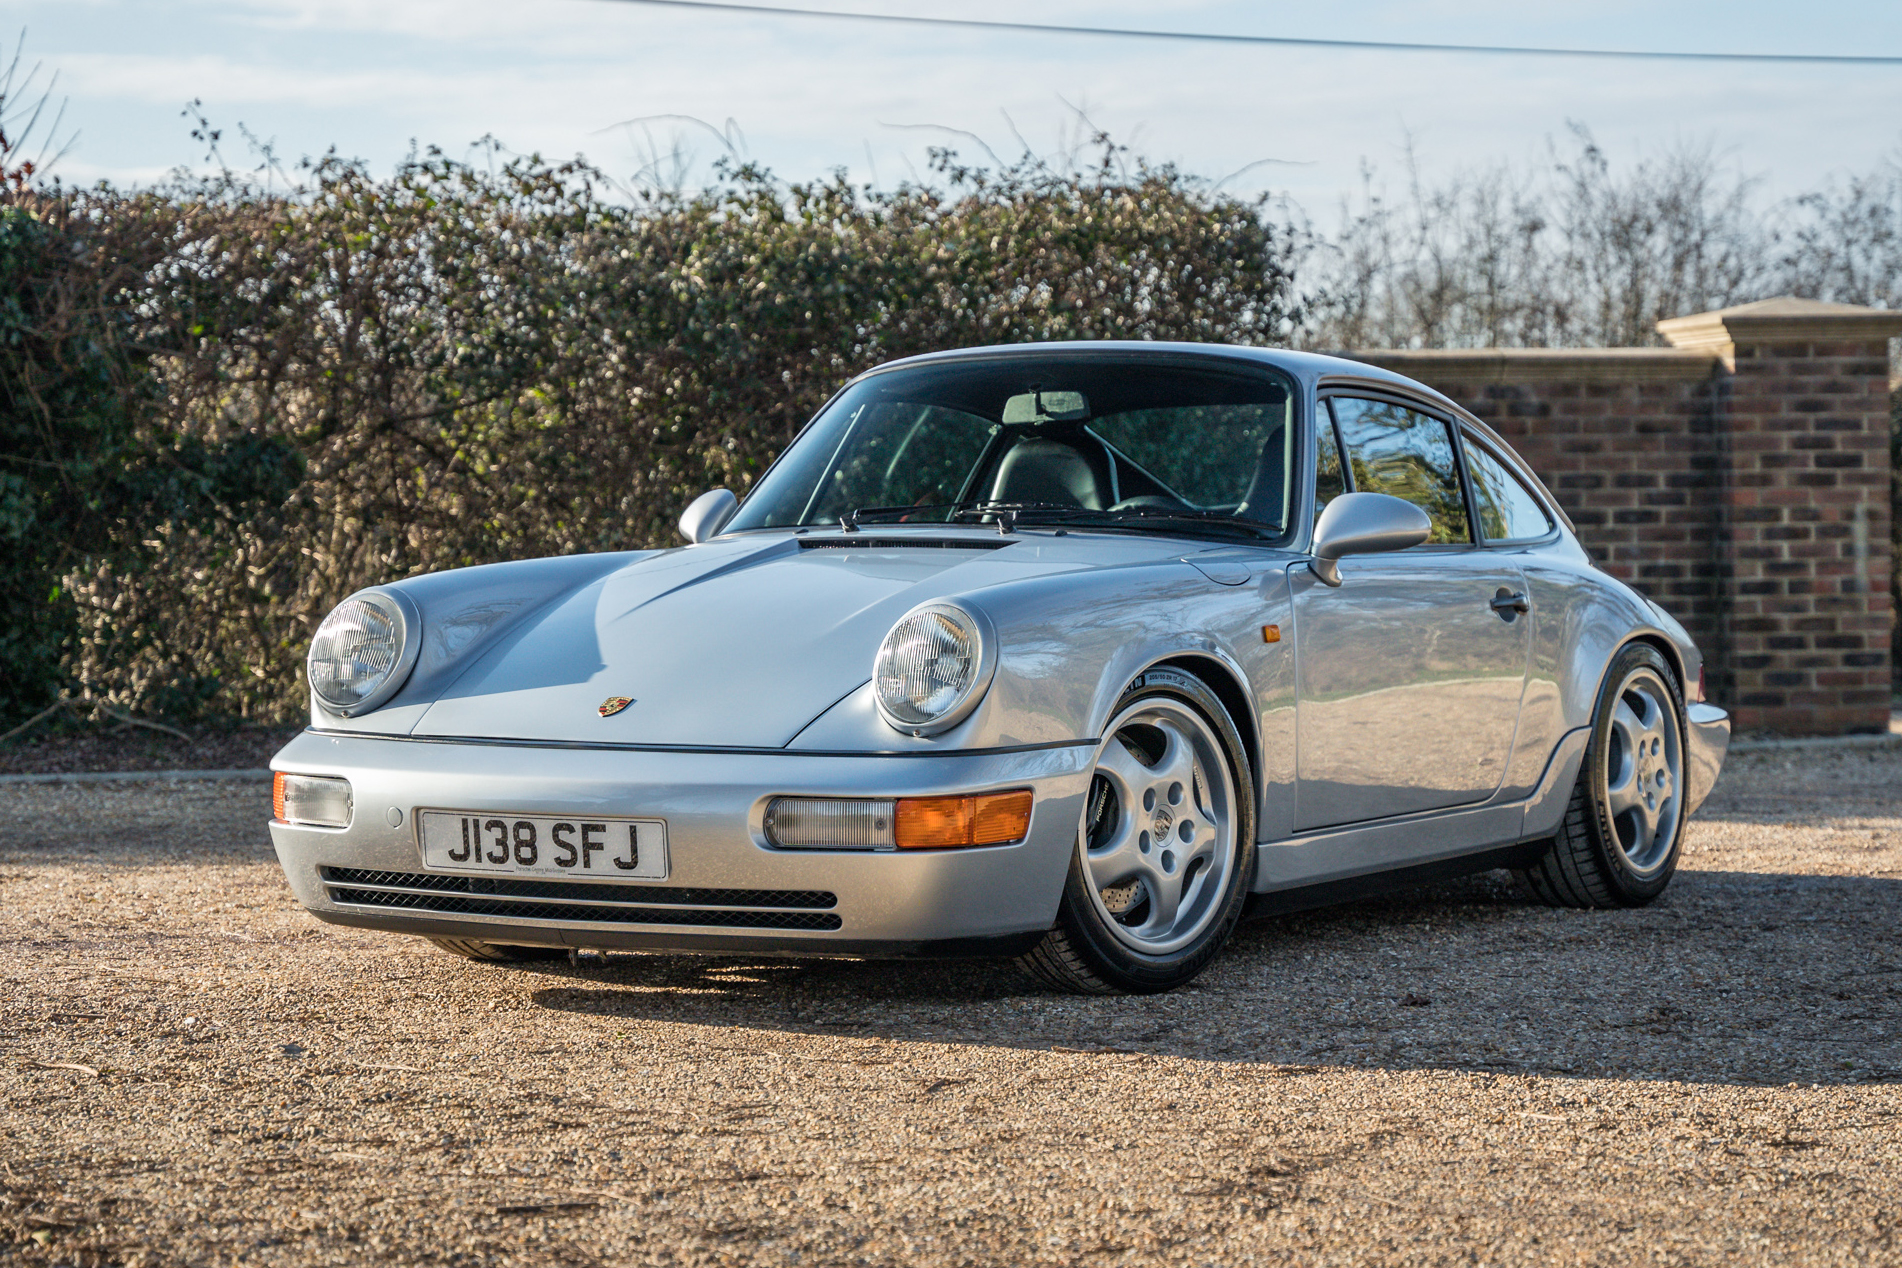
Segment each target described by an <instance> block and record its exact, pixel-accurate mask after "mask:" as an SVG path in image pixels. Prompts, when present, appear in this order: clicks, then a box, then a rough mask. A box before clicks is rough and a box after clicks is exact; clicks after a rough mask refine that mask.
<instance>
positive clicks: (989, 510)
mask: <svg viewBox="0 0 1902 1268" xmlns="http://www.w3.org/2000/svg"><path fill="white" fill-rule="evenodd" d="M1075 509H1077V508H1075V507H1066V506H1063V505H1060V504H1059V503H1056V502H997V501H992V500H991V499H989V498H967V499H965V500H964V501H962V502H920V503H918V504H916V505H914V506H861V507H859V508H858V509H857V510H853V511H847V512H846V513H845V514H844V515H841V516H840V517H839V527H840V528H841V529H843V530H844V531H846V532H848V533H856V532H858V531H859V521H860V520H875V519H888V518H892V517H896V518H898V519H903V518H904V517H905V516H907V515H913V514H916V513H917V512H919V511H949V512H951V514H950V515H949V516H947V517H946V518H947V519H957V518H958V517H959V516H961V515H967V514H977V515H991V514H997V515H1006V516H1010V517H1012V518H1014V517H1015V516H1016V515H1017V514H1019V513H1021V512H1024V511H1029V510H1038V511H1046V510H1047V511H1065V510H1075ZM1006 531H1008V530H1006Z"/></svg>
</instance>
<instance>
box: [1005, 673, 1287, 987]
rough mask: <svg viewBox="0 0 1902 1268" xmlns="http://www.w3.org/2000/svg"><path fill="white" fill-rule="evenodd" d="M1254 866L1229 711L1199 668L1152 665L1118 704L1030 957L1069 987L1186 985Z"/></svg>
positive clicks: (1247, 790)
mask: <svg viewBox="0 0 1902 1268" xmlns="http://www.w3.org/2000/svg"><path fill="white" fill-rule="evenodd" d="M1254 870H1255V814H1254V782H1253V780H1252V779H1251V778H1250V776H1249V769H1248V761H1247V758H1246V757H1245V755H1244V753H1243V749H1242V743H1241V737H1240V735H1239V734H1237V733H1236V730H1235V724H1234V723H1233V722H1232V721H1231V720H1230V719H1229V717H1228V714H1227V713H1226V712H1225V711H1224V710H1223V708H1222V705H1221V702H1220V701H1218V700H1217V699H1216V698H1215V695H1214V693H1213V692H1211V691H1210V690H1209V689H1208V688H1207V687H1206V686H1204V685H1203V684H1202V682H1201V681H1200V680H1199V679H1197V678H1195V677H1193V676H1192V675H1189V674H1185V673H1182V672H1180V671H1178V670H1167V669H1164V670H1152V671H1150V672H1149V673H1146V674H1144V675H1143V676H1142V677H1141V678H1140V679H1138V680H1137V682H1136V684H1135V685H1134V686H1133V687H1132V688H1131V689H1130V691H1129V692H1128V693H1127V694H1126V695H1125V696H1124V697H1123V699H1122V700H1121V701H1119V702H1118V703H1117V706H1116V709H1115V710H1114V712H1113V713H1112V714H1111V720H1110V724H1109V726H1108V727H1106V728H1105V731H1104V738H1103V742H1102V744H1101V745H1100V746H1099V747H1098V749H1097V752H1096V763H1095V770H1094V773H1093V774H1092V776H1091V779H1090V790H1089V795H1088V796H1087V797H1086V798H1085V799H1084V809H1083V821H1082V823H1081V825H1080V828H1079V831H1078V834H1077V843H1076V850H1075V852H1074V853H1073V855H1072V856H1071V860H1070V873H1069V877H1068V879H1067V880H1066V882H1065V884H1064V891H1063V901H1062V903H1061V904H1060V905H1059V907H1058V911H1057V923H1056V925H1055V927H1054V928H1052V929H1051V930H1050V932H1049V933H1047V934H1045V935H1044V938H1043V941H1042V942H1040V943H1038V944H1037V946H1036V947H1035V948H1033V949H1032V950H1031V951H1030V952H1029V953H1028V954H1027V955H1025V956H1024V957H1023V960H1022V963H1023V965H1024V966H1025V967H1026V968H1028V969H1029V970H1030V971H1031V972H1032V973H1033V974H1035V975H1036V976H1037V977H1038V978H1040V979H1042V980H1043V981H1045V982H1047V983H1048V984H1050V985H1051V986H1055V987H1057V988H1059V989H1061V990H1067V991H1077V992H1082V993H1088V994H1098V995H1107V994H1113V993H1117V992H1126V993H1132V994H1146V993H1151V992H1155V991H1166V990H1169V989H1171V988H1173V987H1177V986H1181V985H1182V984H1183V983H1185V982H1187V981H1189V980H1190V979H1191V978H1193V977H1195V975H1196V974H1198V973H1200V972H1201V971H1202V970H1203V968H1204V967H1206V966H1207V964H1208V962H1209V961H1210V960H1211V959H1213V958H1214V957H1215V953H1216V952H1217V951H1219V950H1221V948H1222V944H1223V943H1224V942H1226V941H1227V940H1228V936H1229V934H1230V932H1231V931H1233V929H1234V927H1235V921H1236V919H1237V917H1238V916H1239V915H1240V914H1241V909H1242V901H1243V899H1244V898H1245V897H1246V896H1247V889H1248V882H1249V880H1250V879H1251V878H1252V877H1253V875H1254Z"/></svg>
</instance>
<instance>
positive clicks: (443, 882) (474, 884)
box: [323, 867, 839, 909]
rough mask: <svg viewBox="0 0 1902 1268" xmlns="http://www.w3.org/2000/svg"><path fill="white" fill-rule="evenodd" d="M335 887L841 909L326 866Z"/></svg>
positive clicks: (749, 896)
mask: <svg viewBox="0 0 1902 1268" xmlns="http://www.w3.org/2000/svg"><path fill="white" fill-rule="evenodd" d="M323 875H324V879H325V880H326V881H329V882H330V883H331V884H333V885H370V886H377V887H399V888H402V889H427V890H432V891H436V892H440V893H445V894H481V895H484V896H485V897H495V898H580V899H584V900H586V901H589V902H599V903H642V904H651V905H655V906H666V907H808V908H820V909H824V908H827V907H836V906H838V905H839V897H838V895H837V894H828V893H826V892H825V891H824V890H819V889H678V888H671V887H669V886H666V885H595V884H589V883H577V882H575V881H533V880H518V879H516V878H514V877H506V876H447V875H444V874H442V873H440V872H370V871H365V870H363V869H362V868H356V867H326V868H324V869H323Z"/></svg>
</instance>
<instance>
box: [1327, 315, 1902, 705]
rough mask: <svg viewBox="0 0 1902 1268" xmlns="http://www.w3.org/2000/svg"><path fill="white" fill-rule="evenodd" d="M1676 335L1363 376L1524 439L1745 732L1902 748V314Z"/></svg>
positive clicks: (1399, 355)
mask: <svg viewBox="0 0 1902 1268" xmlns="http://www.w3.org/2000/svg"><path fill="white" fill-rule="evenodd" d="M1659 329H1660V330H1661V331H1662V332H1663V333H1664V334H1665V337H1666V338H1667V339H1669V340H1671V342H1672V343H1673V344H1675V345H1677V346H1676V347H1671V348H1605V349H1566V350H1555V349H1494V350H1485V351H1380V352H1361V353H1355V354H1353V355H1355V356H1356V357H1358V358H1359V359H1361V360H1364V361H1369V362H1372V363H1374V364H1377V365H1383V366H1386V367H1388V368H1391V369H1394V370H1397V371H1399V372H1400V373H1402V374H1406V375H1409V376H1411V377H1413V378H1416V379H1419V380H1420V381H1421V382H1424V383H1427V384H1430V385H1431V386H1433V387H1435V388H1437V389H1439V390H1440V391H1442V392H1444V393H1446V394H1447V395H1448V396H1450V397H1452V398H1453V399H1454V400H1456V401H1459V402H1460V403H1461V404H1463V405H1465V406H1466V407H1467V408H1468V409H1471V410H1472V411H1473V412H1474V413H1475V414H1477V415H1478V416H1479V417H1481V418H1483V419H1485V420H1486V422H1487V423H1489V424H1490V425H1491V426H1493V427H1494V428H1495V429H1497V430H1498V431H1499V432H1500V434H1501V435H1503V436H1505V437H1506V438H1507V439H1508V440H1510V441H1511V442H1512V444H1513V446H1514V447H1515V448H1516V449H1517V450H1518V451H1519V453H1520V454H1521V455H1522V456H1523V457H1524V458H1525V459H1526V461H1527V462H1528V463H1530V464H1531V465H1532V467H1533V468H1534V470H1536V471H1538V473H1539V475H1540V476H1541V478H1543V479H1544V480H1545V482H1546V484H1547V485H1548V486H1549V487H1550V488H1551V489H1552V492H1553V494H1554V495H1555V496H1557V497H1558V499H1559V500H1560V502H1561V503H1562V504H1563V505H1564V506H1565V509H1566V512H1567V513H1568V514H1569V515H1570V516H1571V517H1572V519H1573V521H1574V522H1575V523H1576V524H1577V525H1578V529H1579V536H1580V538H1581V539H1582V540H1583V542H1584V544H1585V546H1586V548H1587V549H1588V550H1590V551H1591V552H1592V555H1593V557H1594V559H1595V560H1596V561H1597V562H1598V564H1599V566H1600V567H1602V568H1604V569H1605V570H1606V571H1607V572H1610V573H1611V574H1612V575H1614V576H1617V577H1619V578H1621V579H1623V580H1625V581H1628V582H1630V583H1631V584H1633V585H1634V586H1636V587H1637V588H1638V589H1640V590H1642V591H1644V592H1645V593H1647V594H1650V595H1652V596H1653V597H1655V598H1656V599H1657V600H1658V601H1659V602H1661V603H1663V604H1664V605H1665V606H1666V607H1668V608H1669V609H1670V610H1671V612H1672V613H1673V614H1674V615H1676V616H1677V617H1678V619H1679V620H1681V621H1683V622H1684V624H1685V626H1686V628H1688V629H1689V630H1690V632H1691V633H1692V635H1693V636H1694V637H1696V639H1697V641H1698V644H1699V646H1700V647H1702V648H1703V649H1704V652H1705V654H1706V657H1707V658H1708V666H1709V678H1710V694H1711V696H1712V698H1713V699H1715V700H1717V701H1718V702H1719V703H1722V704H1725V705H1726V706H1728V707H1729V708H1731V709H1732V711H1733V713H1734V716H1735V720H1736V724H1737V726H1738V727H1739V728H1742V729H1766V730H1773V731H1779V732H1782V733H1785V734H1792V735H1813V734H1840V733H1844V732H1853V731H1880V730H1886V729H1887V727H1888V724H1889V708H1890V703H1889V702H1890V690H1891V688H1890V670H1891V665H1890V621H1891V598H1890V586H1889V580H1890V577H1891V575H1892V572H1891V561H1890V549H1891V548H1890V540H1891V538H1890V524H1889V516H1890V498H1889V449H1888V444H1889V441H1888V437H1889V392H1890V386H1889V364H1888V344H1887V341H1888V339H1889V338H1890V337H1891V336H1893V335H1896V334H1902V313H1894V312H1884V311H1879V310H1873V309H1863V308H1855V307H1852V306H1849V305H1838V304H1821V303H1816V302H1814V301H1807V300H1794V299H1780V300H1767V301H1764V302H1763V303H1760V304H1751V305H1745V306H1743V307H1741V308H1735V309H1726V310H1724V311H1722V312H1717V313H1702V314H1698V315H1696V316H1692V317H1682V318H1677V319H1674V320H1672V321H1668V322H1663V323H1660V326H1659Z"/></svg>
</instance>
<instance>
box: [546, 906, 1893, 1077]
mask: <svg viewBox="0 0 1902 1268" xmlns="http://www.w3.org/2000/svg"><path fill="white" fill-rule="evenodd" d="M1898 915H1902V881H1896V880H1889V879H1883V878H1871V877H1832V876H1813V875H1797V874H1779V873H1755V872H1721V871H1686V872H1681V873H1679V875H1678V878H1677V880H1676V882H1675V883H1674V884H1673V886H1672V888H1671V890H1670V891H1669V893H1668V894H1667V895H1666V896H1665V897H1664V898H1663V899H1661V900H1659V901H1658V902H1657V903H1655V904H1653V905H1652V906H1650V907H1646V908H1639V909H1633V910H1623V911H1555V910H1551V909H1548V908H1544V907H1540V906H1536V905H1533V904H1531V903H1530V902H1528V901H1527V900H1526V899H1525V898H1524V897H1523V896H1522V895H1521V894H1520V893H1519V892H1518V890H1517V888H1516V886H1515V885H1514V883H1513V882H1512V881H1511V879H1510V878H1509V877H1508V876H1507V875H1506V874H1505V873H1490V874H1487V875H1484V876H1478V877H1471V878H1466V879H1463V880H1459V881H1451V882H1445V883H1441V884H1436V885H1431V886H1424V887H1420V888H1417V889H1411V890H1407V891H1404V892H1402V893H1398V894H1394V895H1391V896H1387V897H1383V898H1377V899H1369V900H1364V901H1360V902H1354V903H1348V904H1343V905H1340V906H1337V907H1329V908H1324V909H1319V910H1314V911H1308V912H1302V913H1298V914H1294V915H1284V916H1276V917H1271V918H1266V919H1261V920H1257V921H1253V922H1250V923H1248V924H1245V925H1243V926H1242V927H1241V928H1240V929H1239V930H1238V931H1237V933H1236V936H1235V937H1234V939H1233V940H1232V941H1231V942H1230V944H1229V946H1228V948H1227V949H1226V950H1225V951H1224V952H1223V954H1222V955H1221V957H1220V958H1218V959H1217V961H1216V962H1215V963H1214V964H1213V965H1211V966H1210V968H1209V970H1208V971H1207V972H1205V973H1204V974H1203V975H1202V976H1201V977H1200V978H1198V979H1197V980H1196V981H1195V982H1194V983H1193V984H1191V985H1190V986H1188V987H1186V988H1184V989H1182V990H1179V991H1175V992H1171V993H1168V994H1164V995H1153V996H1144V997H1129V996H1118V997H1082V996H1070V995H1063V994H1058V993H1055V992H1052V991H1050V990H1048V989H1047V988H1045V987H1043V986H1041V985H1040V984H1038V983H1037V982H1036V981H1034V980H1033V979H1031V978H1030V977H1029V976H1027V975H1026V974H1024V973H1023V972H1021V971H1020V970H1019V969H1017V968H1016V967H1015V966H1014V965H1013V964H1010V963H1007V962H1000V961H943V962H929V961H925V962H892V961H851V960H774V959H767V958H762V957H718V958H714V957H691V956H670V955H620V954H616V955H610V956H607V957H605V958H604V959H602V960H600V961H594V962H592V963H591V962H590V961H589V960H586V959H584V960H583V961H582V963H581V966H580V967H574V966H569V965H560V966H550V967H548V968H546V969H543V970H540V972H542V973H543V974H544V975H545V977H546V980H545V981H544V984H543V985H541V986H540V987H539V988H538V989H536V990H534V992H533V1000H534V1002H535V1004H536V1006H538V1007H541V1008H545V1009H550V1010H555V1011H561V1012H569V1013H583V1014H590V1015H595V1016H601V1017H613V1018H631V1019H640V1020H645V1021H653V1022H666V1023H670V1024H675V1025H688V1026H705V1027H719V1028H730V1029H738V1030H744V1031H755V1032H762V1033H764V1034H773V1033H778V1034H830V1035H841V1036H851V1037H856V1038H859V1039H865V1040H890V1041H905V1042H935V1043H955V1044H978V1045H990V1046H1002V1047H1010V1048H1022V1049H1051V1048H1057V1049H1073V1050H1083V1051H1104V1050H1109V1051H1115V1052H1130V1053H1143V1054H1151V1055H1156V1056H1175V1057H1187V1058H1194V1059H1201V1060H1214V1061H1239V1062H1253V1063H1268V1064H1274V1065H1284V1066H1302V1065H1313V1066H1326V1067H1340V1066H1359V1067H1369V1068H1378V1069H1386V1070H1482V1071H1495V1072H1500V1073H1508V1072H1510V1073H1518V1074H1539V1075H1549V1076H1555V1077H1579V1078H1588V1077H1589V1078H1618V1079H1658V1080H1672V1081H1685V1082H1700V1083H1708V1082H1718V1083H1736V1084H1784V1083H1790V1082H1801V1083H1830V1084H1836V1083H1868V1082H1898V1081H1902V1040H1899V1039H1898V1036H1897V1035H1896V1034H1895V1033H1894V1023H1895V1021H1896V1020H1897V1018H1898V1016H1902V1009H1899V1008H1898V1005H1902V948H1897V947H1896V946H1895V944H1894V941H1893V930H1894V928H1895V927H1896V923H1897V920H1896V918H1897V916H1898Z"/></svg>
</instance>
